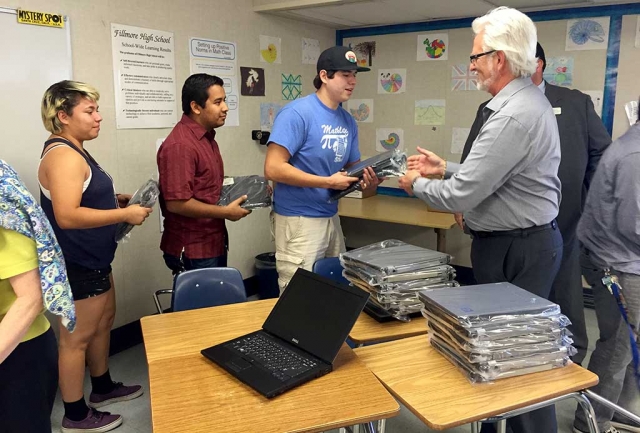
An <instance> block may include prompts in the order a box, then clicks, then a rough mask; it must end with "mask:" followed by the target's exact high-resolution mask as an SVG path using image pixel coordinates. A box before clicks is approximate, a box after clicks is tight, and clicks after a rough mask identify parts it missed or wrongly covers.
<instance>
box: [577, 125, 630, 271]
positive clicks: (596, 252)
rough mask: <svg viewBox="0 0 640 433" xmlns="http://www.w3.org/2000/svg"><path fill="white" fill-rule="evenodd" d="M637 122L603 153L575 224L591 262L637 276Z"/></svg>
mask: <svg viewBox="0 0 640 433" xmlns="http://www.w3.org/2000/svg"><path fill="white" fill-rule="evenodd" d="M639 167H640V123H636V124H635V125H634V126H632V127H631V129H629V130H628V131H627V132H626V133H625V134H624V135H623V136H621V137H620V138H618V139H617V140H616V141H615V142H613V144H612V145H611V146H609V148H608V149H607V150H606V151H605V153H604V155H603V156H602V158H601V159H600V164H599V165H598V169H597V170H596V174H595V175H594V176H593V179H592V181H591V186H590V188H589V195H588V196H587V203H586V205H585V208H584V212H583V213H582V218H581V219H580V223H579V224H578V239H580V241H581V242H582V243H583V244H584V246H585V247H586V248H587V249H588V250H589V251H590V252H591V257H592V259H593V261H594V262H595V263H596V264H597V265H600V266H602V267H605V266H609V267H611V268H613V269H616V270H618V271H621V272H626V273H630V274H636V275H640V169H639Z"/></svg>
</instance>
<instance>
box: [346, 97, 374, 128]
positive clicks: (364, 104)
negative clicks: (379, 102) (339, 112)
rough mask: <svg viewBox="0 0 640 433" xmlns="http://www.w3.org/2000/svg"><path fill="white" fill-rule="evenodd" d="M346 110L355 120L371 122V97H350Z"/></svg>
mask: <svg viewBox="0 0 640 433" xmlns="http://www.w3.org/2000/svg"><path fill="white" fill-rule="evenodd" d="M348 110H349V113H351V115H352V116H353V118H354V119H356V121H357V122H362V123H372V122H373V99H350V100H349V102H348Z"/></svg>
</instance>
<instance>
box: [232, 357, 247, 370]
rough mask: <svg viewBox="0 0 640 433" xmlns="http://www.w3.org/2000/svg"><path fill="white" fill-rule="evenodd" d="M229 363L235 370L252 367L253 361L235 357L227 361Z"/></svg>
mask: <svg viewBox="0 0 640 433" xmlns="http://www.w3.org/2000/svg"><path fill="white" fill-rule="evenodd" d="M227 365H228V366H229V368H231V369H232V370H234V371H242V370H244V369H246V368H249V367H251V363H249V362H247V361H245V360H244V359H242V358H233V359H232V360H231V361H229V362H227Z"/></svg>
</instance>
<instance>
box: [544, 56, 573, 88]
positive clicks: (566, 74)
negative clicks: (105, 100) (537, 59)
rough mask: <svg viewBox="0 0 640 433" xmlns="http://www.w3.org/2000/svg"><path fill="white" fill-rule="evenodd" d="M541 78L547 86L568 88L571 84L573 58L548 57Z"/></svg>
mask: <svg viewBox="0 0 640 433" xmlns="http://www.w3.org/2000/svg"><path fill="white" fill-rule="evenodd" d="M543 78H544V79H545V80H546V81H547V83H549V84H554V85H556V86H563V87H569V86H571V85H572V84H573V57H548V58H547V67H546V68H545V70H544V74H543Z"/></svg>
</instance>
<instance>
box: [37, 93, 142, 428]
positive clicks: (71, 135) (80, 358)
mask: <svg viewBox="0 0 640 433" xmlns="http://www.w3.org/2000/svg"><path fill="white" fill-rule="evenodd" d="M99 98H100V95H99V93H98V91H97V90H96V89H94V88H93V87H91V86H89V85H87V84H84V83H80V82H77V81H61V82H59V83H56V84H54V85H52V86H51V87H49V89H47V91H46V92H45V94H44V97H43V99H42V107H41V108H42V121H43V123H44V126H45V128H46V129H47V130H48V131H49V132H51V136H50V137H49V139H48V140H47V141H46V142H45V144H44V149H43V152H42V157H41V159H40V166H39V168H38V181H39V183H40V199H41V200H40V201H41V205H42V208H43V209H44V211H45V214H46V215H47V217H48V218H49V221H50V222H51V225H52V226H53V230H54V232H55V234H56V237H57V238H58V242H59V243H60V246H61V248H62V252H63V254H64V258H65V262H66V265H67V271H68V276H69V283H70V285H71V291H72V292H73V297H74V300H75V304H76V313H77V326H76V330H75V332H74V333H73V334H72V333H70V332H68V331H67V330H66V329H64V328H61V329H60V342H59V361H58V364H59V372H60V379H59V384H60V391H61V393H62V400H63V403H64V409H65V415H64V418H63V420H62V429H61V430H62V432H63V433H78V432H105V431H109V430H112V429H114V428H116V427H118V426H119V425H120V424H122V417H121V416H120V415H112V414H110V413H109V412H101V411H97V410H96V408H99V407H102V406H105V405H107V404H111V403H115V402H118V401H125V400H131V399H133V398H136V397H139V396H140V395H142V392H143V391H142V387H141V386H139V385H134V386H125V385H123V384H122V383H120V382H114V381H112V380H111V376H110V374H109V366H108V358H109V342H110V333H111V327H112V325H113V320H114V317H115V308H116V302H115V289H114V287H113V276H112V275H111V262H112V261H113V259H114V256H115V251H116V245H117V244H116V241H115V233H116V224H118V223H121V222H126V223H129V224H136V225H139V224H142V222H143V221H144V220H145V219H146V218H147V216H148V215H149V213H150V212H151V209H150V208H144V207H140V206H139V205H133V206H129V207H126V204H127V202H128V201H129V199H130V198H131V196H129V195H123V194H116V193H115V188H114V185H113V180H112V178H111V176H109V174H108V173H107V172H106V171H104V170H103V169H102V167H100V165H99V164H98V163H97V162H96V160H95V159H93V157H92V156H91V155H90V154H89V152H88V151H87V150H86V149H85V148H84V142H85V141H89V140H93V139H94V138H96V137H98V134H99V133H100V122H101V121H102V116H101V115H100V113H99V112H98V100H99ZM85 362H86V363H87V364H88V366H89V373H90V376H91V384H92V392H91V395H90V396H89V403H88V406H87V403H86V402H85V399H84V394H83V382H84V372H85Z"/></svg>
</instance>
